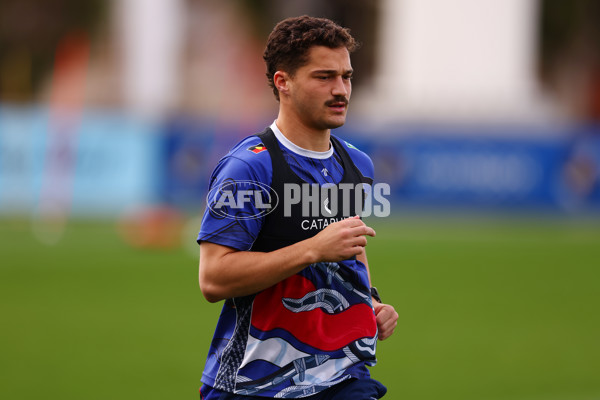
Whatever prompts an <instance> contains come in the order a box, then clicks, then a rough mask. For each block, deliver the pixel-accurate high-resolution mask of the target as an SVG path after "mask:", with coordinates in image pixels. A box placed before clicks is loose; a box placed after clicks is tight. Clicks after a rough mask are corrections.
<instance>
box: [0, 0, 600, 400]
mask: <svg viewBox="0 0 600 400" xmlns="http://www.w3.org/2000/svg"><path fill="white" fill-rule="evenodd" d="M302 14H310V15H313V16H321V17H328V18H331V19H333V20H335V21H336V22H338V23H340V24H341V25H343V26H346V27H349V28H350V29H351V32H352V34H353V35H354V36H355V37H356V39H358V40H359V41H360V42H361V44H362V46H361V48H360V49H359V50H358V51H357V52H356V53H354V54H353V56H352V64H353V67H354V69H355V79H354V80H353V96H352V102H351V107H350V113H349V118H348V122H347V124H346V125H345V126H344V127H342V128H339V129H338V130H336V131H335V133H336V134H337V135H339V136H342V137H344V138H345V139H346V140H348V141H349V142H351V143H352V144H354V145H355V146H357V147H358V148H360V149H361V150H364V151H366V152H367V153H368V154H369V155H370V156H371V158H372V159H373V161H374V163H375V170H376V181H379V182H386V183H389V184H390V185H391V194H390V200H391V204H392V216H391V217H389V218H387V219H379V218H375V217H371V218H372V219H370V220H369V224H371V225H372V226H374V227H375V228H376V230H377V231H378V236H377V238H376V239H373V240H371V241H370V244H369V260H370V264H371V269H372V275H373V280H374V282H375V283H377V286H378V287H379V289H380V291H381V292H382V296H383V298H384V300H385V301H386V302H390V303H392V304H394V305H395V306H396V308H397V310H398V311H399V313H400V324H399V328H398V332H397V333H396V335H395V336H394V337H393V338H391V339H389V340H388V341H385V342H381V343H380V346H379V352H378V354H379V356H378V357H379V360H380V363H379V365H378V366H376V367H375V368H373V370H372V371H373V375H374V376H375V377H376V378H379V379H381V380H382V381H384V383H386V384H387V385H388V387H389V388H390V392H389V394H388V396H387V397H386V398H390V399H402V398H411V399H434V398H435V399H439V398H440V397H442V396H443V397H444V398H446V399H449V398H456V399H463V400H465V399H515V400H525V399H535V400H542V399H551V400H562V399H565V400H577V399H586V400H587V399H597V398H600V374H599V373H598V371H600V361H599V360H600V343H599V341H598V338H599V337H600V318H599V317H598V306H600V295H599V294H598V289H597V287H598V284H597V283H598V282H599V281H600V271H598V268H599V267H600V262H599V261H598V260H600V224H599V222H600V3H599V2H597V1H593V0H572V1H561V0H503V1H492V0H485V1H482V0H454V1H452V2H447V1H443V0H368V1H359V0H345V1H338V0H320V1H317V0H303V1H300V0H286V1H276V0H228V1H217V0H119V1H106V0H87V1H85V2H83V1H75V0H44V1H42V0H0V300H1V301H0V310H1V311H2V312H1V314H0V315H2V326H3V327H2V329H0V346H1V349H2V356H1V357H0V395H2V397H3V398H11V399H29V398H39V397H42V396H43V397H44V398H49V399H53V398H57V399H58V398H60V399H95V398H98V399H100V398H107V397H110V398H145V399H154V398H156V399H159V398H160V399H164V398H197V388H198V386H199V384H200V383H199V378H200V374H201V371H202V368H203V364H204V358H205V357H206V351H207V350H208V343H209V340H210V338H211V336H212V332H213V328H214V324H215V322H216V318H217V316H218V313H219V311H220V305H210V304H208V303H206V302H205V301H204V300H203V298H202V296H201V293H200V291H199V289H198V287H197V283H196V282H197V281H196V279H197V278H196V275H197V259H198V249H197V244H196V243H195V238H196V234H197V232H198V230H199V226H200V217H201V215H202V212H203V210H204V206H205V203H204V196H205V195H206V189H207V184H208V177H209V176H210V173H211V171H212V168H213V167H214V165H215V164H216V162H217V161H218V160H219V159H220V158H221V157H222V156H223V155H224V154H225V153H226V152H227V151H228V150H229V148H230V147H231V146H232V145H233V144H235V143H236V142H237V141H239V140H240V139H241V138H243V137H245V136H248V135H250V134H253V133H255V132H259V131H261V130H262V129H263V128H264V127H265V126H266V125H268V124H270V123H271V122H272V121H273V120H274V119H275V118H276V115H277V102H276V101H275V99H274V97H273V95H272V92H271V90H270V89H269V87H268V86H267V82H266V78H265V67H264V63H263V60H262V52H263V49H264V45H265V43H266V38H267V36H268V34H269V32H270V31H271V29H272V27H273V26H274V25H275V23H276V22H277V21H279V20H281V19H283V18H285V17H288V16H298V15H302Z"/></svg>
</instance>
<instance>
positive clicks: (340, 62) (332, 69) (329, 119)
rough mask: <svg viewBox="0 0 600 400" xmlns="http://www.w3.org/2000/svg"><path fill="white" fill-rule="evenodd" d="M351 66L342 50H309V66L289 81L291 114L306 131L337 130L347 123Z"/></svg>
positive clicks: (314, 48)
mask: <svg viewBox="0 0 600 400" xmlns="http://www.w3.org/2000/svg"><path fill="white" fill-rule="evenodd" d="M351 77H352V66H351V65H350V54H349V53H348V50H347V49H346V48H345V47H340V48H335V49H330V48H329V47H325V46H315V47H311V48H310V49H309V52H308V63H307V64H305V65H303V66H302V67H300V68H298V70H297V71H296V73H295V74H294V76H293V77H290V79H289V89H290V90H289V100H290V104H291V105H292V111H293V112H295V114H296V116H297V117H298V118H299V120H300V122H301V123H303V124H304V125H306V126H307V127H308V128H311V129H317V130H325V129H334V128H338V127H340V126H342V125H344V123H345V122H346V112H347V110H348V101H349V100H350V94H351V92H352V84H351V82H350V79H351Z"/></svg>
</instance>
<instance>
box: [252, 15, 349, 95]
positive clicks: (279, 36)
mask: <svg viewBox="0 0 600 400" xmlns="http://www.w3.org/2000/svg"><path fill="white" fill-rule="evenodd" d="M312 46H326V47H329V48H332V49H336V48H339V47H345V48H346V49H348V52H350V53H352V52H353V51H354V50H356V49H357V48H358V43H357V42H356V40H354V38H353V37H352V35H350V30H349V29H348V28H342V27H341V26H339V25H338V24H336V23H335V22H333V21H331V20H329V19H326V18H316V17H310V16H308V15H303V16H301V17H293V18H286V19H284V20H283V21H281V22H279V23H278V24H277V25H275V28H273V31H272V32H271V34H270V35H269V38H268V39H267V46H266V48H265V52H264V53H263V59H264V60H265V63H266V64H267V73H266V75H267V79H268V81H269V86H270V87H271V88H272V89H273V93H274V94H275V98H276V99H277V100H279V91H278V90H277V88H276V87H275V84H274V82H273V76H274V75H275V72H277V71H286V72H287V73H288V74H290V75H291V76H293V75H294V73H295V72H296V71H297V70H298V68H300V67H302V66H303V65H305V64H306V63H307V62H308V51H309V50H310V48H311V47H312Z"/></svg>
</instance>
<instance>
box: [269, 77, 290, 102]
mask: <svg viewBox="0 0 600 400" xmlns="http://www.w3.org/2000/svg"><path fill="white" fill-rule="evenodd" d="M289 80H290V76H289V75H288V74H287V72H285V71H277V72H275V74H274V75H273V84H274V85H275V87H276V88H277V90H278V91H279V95H280V96H281V95H287V94H289V91H290V88H289Z"/></svg>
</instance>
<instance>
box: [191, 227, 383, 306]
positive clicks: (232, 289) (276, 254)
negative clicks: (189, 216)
mask: <svg viewBox="0 0 600 400" xmlns="http://www.w3.org/2000/svg"><path fill="white" fill-rule="evenodd" d="M365 235H366V236H375V231H374V230H373V229H372V228H370V227H368V226H367V225H365V224H364V222H363V221H361V220H360V219H359V218H358V217H354V218H348V219H345V220H342V221H339V222H336V223H333V224H331V225H329V226H327V228H325V229H323V230H322V231H321V232H319V233H318V234H317V235H315V236H313V237H312V238H310V239H306V240H303V241H301V242H298V243H295V244H293V245H291V246H287V247H284V248H281V249H279V250H275V251H271V252H268V253H262V252H251V251H238V250H236V249H233V248H230V247H227V246H222V245H219V244H214V243H210V242H202V243H201V245H200V265H199V276H198V278H199V283H200V289H201V290H202V293H203V295H204V297H205V298H206V299H207V300H208V301H210V302H216V301H219V300H223V299H227V298H231V297H239V296H245V295H249V294H253V293H257V292H259V291H261V290H263V289H266V288H268V287H271V286H273V285H275V284H276V283H278V282H280V281H282V280H284V279H286V278H288V277H290V276H292V275H294V274H295V273H297V272H299V271H301V270H302V269H304V268H305V267H306V266H308V265H310V264H313V263H315V262H319V261H331V262H335V261H341V260H346V259H348V258H350V257H352V256H358V255H360V254H363V253H364V247H365V246H366V245H367V239H366V237H365Z"/></svg>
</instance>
